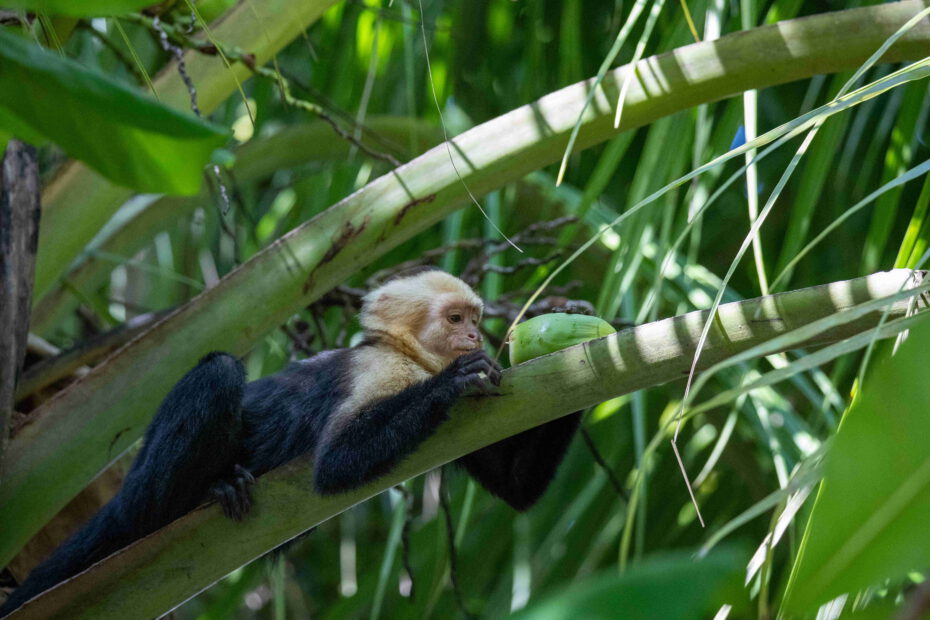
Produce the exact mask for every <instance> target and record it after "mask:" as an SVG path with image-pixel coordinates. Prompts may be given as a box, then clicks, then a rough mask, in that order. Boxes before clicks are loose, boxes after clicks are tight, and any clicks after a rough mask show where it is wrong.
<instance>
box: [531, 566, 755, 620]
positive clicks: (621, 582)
mask: <svg viewBox="0 0 930 620" xmlns="http://www.w3.org/2000/svg"><path fill="white" fill-rule="evenodd" d="M744 564H745V558H742V557H741V556H740V555H739V554H738V553H735V552H734V551H732V550H726V551H721V552H720V553H716V554H713V555H711V556H709V557H707V558H705V559H703V560H695V559H694V558H693V557H691V556H690V555H689V554H684V553H677V554H669V555H666V556H664V557H658V558H655V557H654V558H653V559H649V560H646V561H645V562H643V563H642V564H639V565H637V566H636V567H634V568H632V569H631V570H629V571H628V572H625V573H622V574H621V573H616V572H610V573H608V574H606V575H601V576H600V577H599V578H596V579H592V580H590V581H587V582H585V583H582V584H581V585H578V586H575V587H573V588H570V589H568V590H566V591H565V592H564V593H562V594H560V595H557V596H554V597H550V598H548V599H546V600H544V601H541V602H540V603H537V604H535V605H530V607H528V608H527V609H525V610H524V611H522V612H520V613H517V614H515V615H514V616H513V618H515V619H516V618H519V619H520V620H563V619H564V620H570V619H574V618H629V619H631V620H634V619H636V618H643V619H644V620H645V619H647V618H663V619H664V620H674V619H675V618H682V619H684V618H710V617H713V615H714V613H715V612H716V611H717V610H718V609H720V607H722V606H723V605H725V604H729V605H732V604H733V603H735V602H736V600H735V598H733V597H735V596H738V595H737V594H736V593H737V592H738V591H739V589H740V584H741V577H742V567H743V565H744ZM728 595H729V596H728Z"/></svg>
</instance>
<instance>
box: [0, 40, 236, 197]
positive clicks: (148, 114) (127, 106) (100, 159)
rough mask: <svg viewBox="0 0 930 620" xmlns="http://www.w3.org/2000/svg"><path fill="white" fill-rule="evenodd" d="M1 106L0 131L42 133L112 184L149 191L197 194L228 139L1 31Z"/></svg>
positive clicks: (215, 129)
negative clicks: (211, 161)
mask: <svg viewBox="0 0 930 620" xmlns="http://www.w3.org/2000/svg"><path fill="white" fill-rule="evenodd" d="M0 108H2V112H3V113H2V114H0V129H2V130H5V131H8V132H9V133H12V134H14V135H22V136H23V137H24V138H25V139H28V138H29V137H30V135H26V134H31V133H38V134H41V135H43V136H45V137H46V138H48V139H49V140H51V141H53V142H56V143H57V144H58V145H60V146H61V147H62V148H63V149H64V150H65V151H67V152H68V153H69V154H70V155H72V156H74V157H76V158H78V159H82V160H84V161H85V162H87V163H88V164H89V165H90V166H92V167H93V168H95V169H96V170H98V171H99V172H100V173H101V174H103V175H104V176H106V177H108V178H109V179H111V180H112V181H114V182H116V183H119V184H121V185H127V186H129V187H132V188H134V189H138V190H142V191H147V192H166V193H180V194H191V193H194V192H196V191H197V190H198V189H199V188H200V183H201V178H202V171H203V167H204V165H205V164H206V163H207V162H208V161H209V159H210V155H211V153H212V152H213V150H214V149H215V148H217V147H219V146H221V145H223V144H224V143H225V142H226V138H227V132H226V131H225V130H223V129H221V128H219V127H217V126H215V125H212V124H210V123H207V122H204V121H201V120H199V119H197V118H194V117H193V116H190V115H185V114H181V113H180V112H177V111H175V110H172V109H170V108H167V107H165V106H163V105H161V104H159V103H157V102H155V101H153V100H151V99H149V98H147V97H145V96H143V95H141V94H138V93H136V92H134V91H133V90H131V89H130V88H128V87H127V86H124V85H122V84H120V83H118V82H115V81H112V80H110V79H109V78H107V77H105V76H103V75H100V74H98V73H95V72H92V71H88V70H87V69H85V68H84V67H82V66H81V65H80V64H78V63H76V62H73V61H71V60H68V59H66V58H62V57H61V56H58V55H56V54H54V53H52V52H49V51H47V50H45V49H43V48H41V47H39V46H38V45H35V44H33V43H31V42H29V41H27V40H25V39H23V38H21V37H18V36H16V35H14V34H12V33H10V32H8V31H3V30H0ZM11 117H13V118H14V119H15V121H10V122H9V124H7V123H6V122H5V121H8V120H9V119H10V118H11ZM26 130H28V131H26Z"/></svg>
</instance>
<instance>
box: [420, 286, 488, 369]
mask: <svg viewBox="0 0 930 620" xmlns="http://www.w3.org/2000/svg"><path fill="white" fill-rule="evenodd" d="M480 321H481V308H478V307H475V306H472V305H470V304H463V303H461V302H456V301H453V302H451V303H445V304H437V308H436V312H435V314H434V315H433V317H432V320H430V321H428V323H427V325H426V326H425V329H424V330H423V331H422V332H421V334H420V343H421V344H422V345H423V347H424V348H426V349H427V350H428V351H430V352H431V353H434V354H436V355H439V356H441V357H443V358H445V359H447V360H449V361H450V362H451V361H452V360H454V359H455V358H457V357H459V356H460V355H464V354H466V353H468V352H469V351H474V350H476V349H479V348H481V343H482V342H483V341H484V337H483V336H482V335H481V331H480V330H479V329H478V324H479V322H480Z"/></svg>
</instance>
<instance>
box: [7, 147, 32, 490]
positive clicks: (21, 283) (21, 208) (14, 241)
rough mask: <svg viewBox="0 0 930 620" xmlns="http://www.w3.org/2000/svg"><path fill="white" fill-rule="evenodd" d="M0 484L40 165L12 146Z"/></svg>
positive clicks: (21, 341)
mask: <svg viewBox="0 0 930 620" xmlns="http://www.w3.org/2000/svg"><path fill="white" fill-rule="evenodd" d="M0 166H2V169H0V480H2V479H3V470H2V464H3V463H2V459H3V456H4V453H5V451H6V444H7V438H8V437H9V432H10V417H11V414H12V412H13V395H14V393H15V391H16V382H17V381H18V380H19V373H20V370H22V366H23V360H24V358H25V355H26V340H27V338H28V336H29V309H30V307H31V305H32V281H33V274H34V272H35V260H36V246H37V244H38V238H39V236H38V235H39V216H40V214H41V211H40V208H39V165H38V164H37V163H36V152H35V149H34V148H33V147H31V146H30V145H28V144H25V143H23V142H20V141H19V140H10V141H9V142H8V143H7V145H6V151H5V153H4V154H3V162H2V164H0Z"/></svg>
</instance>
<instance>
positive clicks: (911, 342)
mask: <svg viewBox="0 0 930 620" xmlns="http://www.w3.org/2000/svg"><path fill="white" fill-rule="evenodd" d="M928 346H930V325H928V324H927V323H926V322H923V323H921V324H920V325H919V326H918V327H917V328H915V329H913V330H912V331H911V335H910V338H908V339H907V340H906V341H905V342H904V344H903V345H902V346H901V348H900V349H899V351H898V354H897V355H896V356H894V357H893V358H891V359H886V360H885V361H884V362H882V363H880V365H879V366H878V367H877V368H876V369H875V372H874V373H873V374H872V375H871V376H870V377H869V380H868V381H867V382H866V384H865V386H864V390H863V392H862V394H861V399H860V400H859V401H858V402H857V403H856V404H855V405H854V407H853V409H852V410H851V411H850V412H849V414H848V415H847V419H846V420H845V421H844V423H843V425H842V426H841V428H840V431H839V433H838V435H837V437H836V440H835V443H834V445H833V447H832V449H831V451H830V452H829V454H828V456H827V461H826V464H825V476H824V482H823V487H822V489H821V492H820V495H819V497H818V498H817V503H816V505H815V507H814V510H813V512H812V513H811V518H810V522H809V524H808V528H807V532H806V535H805V546H804V548H803V550H802V553H801V554H800V556H799V558H798V564H797V566H796V568H795V571H794V572H795V574H794V575H793V577H792V583H793V584H794V585H793V587H792V589H791V590H790V591H789V593H788V595H787V599H786V602H785V608H786V610H788V611H791V612H798V613H801V612H808V611H814V610H815V609H816V607H817V606H818V605H820V604H822V603H824V602H826V601H828V600H830V599H832V598H834V597H836V596H838V595H840V594H843V593H854V592H856V591H857V590H860V589H862V588H865V587H867V586H869V585H873V584H878V583H880V582H882V581H883V580H885V579H894V578H900V577H903V576H904V575H905V574H906V573H907V571H909V570H911V569H918V568H923V567H925V566H926V562H927V557H928V555H930V531H928V530H927V520H928V518H930V450H927V441H926V438H927V437H928V436H930V416H928V415H927V402H928V401H930V382H928V381H927V377H926V368H927V364H926V351H927V347H928Z"/></svg>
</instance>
